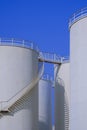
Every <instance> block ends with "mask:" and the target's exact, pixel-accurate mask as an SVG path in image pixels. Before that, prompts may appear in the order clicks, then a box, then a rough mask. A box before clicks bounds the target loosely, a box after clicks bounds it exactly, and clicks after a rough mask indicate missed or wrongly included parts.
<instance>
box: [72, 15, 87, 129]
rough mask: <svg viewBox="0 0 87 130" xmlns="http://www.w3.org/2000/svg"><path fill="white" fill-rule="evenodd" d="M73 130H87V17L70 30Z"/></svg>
mask: <svg viewBox="0 0 87 130" xmlns="http://www.w3.org/2000/svg"><path fill="white" fill-rule="evenodd" d="M70 60H71V61H70V62H71V68H70V69H71V118H70V129H71V130H87V17H85V18H83V19H80V20H79V21H78V22H76V23H74V24H73V25H72V27H71V29H70Z"/></svg>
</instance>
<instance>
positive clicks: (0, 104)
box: [0, 63, 44, 111]
mask: <svg viewBox="0 0 87 130" xmlns="http://www.w3.org/2000/svg"><path fill="white" fill-rule="evenodd" d="M43 73H44V63H43V64H42V66H41V68H40V69H39V72H38V75H37V77H35V78H34V79H32V81H31V83H30V84H28V85H26V86H25V87H24V88H22V89H21V90H19V91H18V92H17V93H16V94H15V95H13V96H12V97H10V98H9V99H8V100H6V101H0V111H1V110H8V109H9V107H10V106H11V105H13V104H14V103H15V102H16V101H17V100H21V98H22V97H23V96H24V95H26V93H27V92H28V91H30V90H31V89H32V88H33V87H34V86H35V85H36V84H37V82H38V81H39V80H40V78H41V77H42V75H43Z"/></svg>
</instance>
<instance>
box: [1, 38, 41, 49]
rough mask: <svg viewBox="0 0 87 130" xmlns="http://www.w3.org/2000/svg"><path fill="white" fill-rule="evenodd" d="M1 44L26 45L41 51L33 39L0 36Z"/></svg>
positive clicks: (25, 46)
mask: <svg viewBox="0 0 87 130" xmlns="http://www.w3.org/2000/svg"><path fill="white" fill-rule="evenodd" d="M0 46H16V47H24V48H29V49H33V50H36V51H39V49H38V47H37V46H36V45H35V44H34V43H33V42H31V41H27V40H18V39H15V38H0Z"/></svg>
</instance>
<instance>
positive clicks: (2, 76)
mask: <svg viewBox="0 0 87 130" xmlns="http://www.w3.org/2000/svg"><path fill="white" fill-rule="evenodd" d="M38 71H39V70H38V52H37V51H36V50H35V49H34V48H32V45H31V43H30V42H25V41H16V40H13V39H8V40H5V39H0V118H1V119H0V129H1V130H38V81H37V82H36V83H34V82H35V81H36V79H37V77H38ZM31 86H32V89H30V87H31ZM30 90H31V91H30Z"/></svg>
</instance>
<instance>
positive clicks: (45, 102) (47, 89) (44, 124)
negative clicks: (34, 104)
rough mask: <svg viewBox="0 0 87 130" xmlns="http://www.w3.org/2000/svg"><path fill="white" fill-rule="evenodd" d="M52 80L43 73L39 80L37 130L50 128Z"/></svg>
mask: <svg viewBox="0 0 87 130" xmlns="http://www.w3.org/2000/svg"><path fill="white" fill-rule="evenodd" d="M51 89H52V81H51V79H50V78H49V77H48V75H45V76H43V77H42V79H41V80H40V81H39V130H52V112H51Z"/></svg>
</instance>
